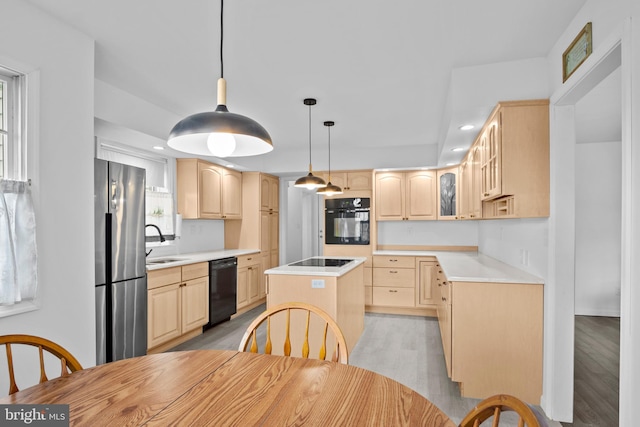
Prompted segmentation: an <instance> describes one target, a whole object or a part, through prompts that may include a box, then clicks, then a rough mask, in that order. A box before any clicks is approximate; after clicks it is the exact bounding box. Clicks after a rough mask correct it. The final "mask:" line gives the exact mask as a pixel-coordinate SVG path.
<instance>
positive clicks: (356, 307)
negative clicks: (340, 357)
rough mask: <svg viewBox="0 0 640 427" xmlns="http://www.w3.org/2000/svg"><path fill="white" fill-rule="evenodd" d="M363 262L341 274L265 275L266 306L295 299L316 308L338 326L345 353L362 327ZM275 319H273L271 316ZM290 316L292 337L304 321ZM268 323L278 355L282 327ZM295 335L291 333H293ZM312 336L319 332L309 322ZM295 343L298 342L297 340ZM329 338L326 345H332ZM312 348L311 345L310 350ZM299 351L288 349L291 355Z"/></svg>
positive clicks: (299, 333) (279, 352)
mask: <svg viewBox="0 0 640 427" xmlns="http://www.w3.org/2000/svg"><path fill="white" fill-rule="evenodd" d="M363 272H364V265H363V264H360V265H358V266H357V267H355V268H354V269H353V270H351V271H349V272H347V273H346V274H344V275H342V276H314V275H291V274H269V275H268V276H267V308H270V307H273V306H274V305H277V304H282V303H285V302H292V301H299V302H306V303H308V304H312V305H315V306H317V307H320V308H321V309H322V310H324V311H326V312H327V314H329V315H330V316H331V317H332V318H333V319H334V320H335V321H336V323H337V324H338V326H340V329H341V330H342V334H343V335H344V337H345V340H346V341H347V347H348V349H349V353H350V352H351V351H352V350H353V348H354V347H355V345H356V343H357V342H358V340H359V339H360V335H362V331H363V330H364V296H365V293H364V282H363ZM274 320H275V319H274ZM294 320H295V319H292V326H291V328H292V331H291V334H292V337H293V336H298V337H299V336H300V335H301V334H302V331H303V328H304V325H305V322H304V320H302V319H298V320H296V321H295V322H294ZM280 326H282V325H281V324H280V323H274V322H272V327H271V329H272V340H273V346H274V347H273V353H274V354H282V343H283V342H284V332H283V331H284V327H280ZM294 334H295V335H294ZM311 334H312V337H313V336H315V337H317V336H319V335H320V334H321V331H320V329H315V328H314V327H313V325H312V328H311ZM292 341H293V339H292ZM298 342H300V341H299V340H298ZM334 343H335V341H333V340H332V341H331V344H330V345H329V348H333V345H334ZM316 351H317V350H315V349H314V348H313V347H312V348H311V352H312V353H314V352H316ZM296 352H297V354H299V353H300V349H299V348H292V355H295V354H296Z"/></svg>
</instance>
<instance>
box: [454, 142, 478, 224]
mask: <svg viewBox="0 0 640 427" xmlns="http://www.w3.org/2000/svg"><path fill="white" fill-rule="evenodd" d="M458 183H459V185H458V189H459V191H458V208H459V214H458V218H459V219H480V218H482V202H481V200H480V184H481V168H480V146H479V145H478V144H474V145H473V146H472V147H471V148H470V149H469V151H468V152H467V155H466V156H465V158H464V160H463V161H462V163H460V167H459V169H458Z"/></svg>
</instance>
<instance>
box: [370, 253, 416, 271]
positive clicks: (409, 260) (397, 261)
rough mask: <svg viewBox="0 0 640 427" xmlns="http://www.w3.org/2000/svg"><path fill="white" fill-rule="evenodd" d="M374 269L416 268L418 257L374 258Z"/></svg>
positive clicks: (380, 256)
mask: <svg viewBox="0 0 640 427" xmlns="http://www.w3.org/2000/svg"><path fill="white" fill-rule="evenodd" d="M373 266H374V267H396V268H415V267H416V257H413V256H384V255H376V256H374V257H373Z"/></svg>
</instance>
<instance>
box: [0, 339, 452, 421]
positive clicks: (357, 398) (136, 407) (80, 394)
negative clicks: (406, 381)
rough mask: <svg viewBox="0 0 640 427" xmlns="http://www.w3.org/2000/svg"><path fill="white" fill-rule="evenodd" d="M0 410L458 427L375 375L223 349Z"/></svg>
mask: <svg viewBox="0 0 640 427" xmlns="http://www.w3.org/2000/svg"><path fill="white" fill-rule="evenodd" d="M0 404H68V405H69V419H70V420H69V421H70V425H72V426H84V425H87V426H139V425H145V426H162V427H165V426H170V425H175V426H257V425H263V426H301V425H305V426H394V427H395V426H455V424H454V423H453V422H452V421H451V420H450V419H449V417H447V416H446V415H445V414H444V413H443V412H442V411H441V410H440V409H438V408H437V407H436V406H435V405H433V404H432V403H431V402H430V401H429V400H427V399H426V398H424V397H423V396H421V395H420V394H418V393H416V392H415V391H413V390H412V389H410V388H408V387H406V386H404V385H402V384H400V383H398V382H397V381H394V380H392V379H390V378H387V377H385V376H382V375H380V374H376V373H375V372H372V371H368V370H365V369H362V368H358V367H355V366H350V365H344V364H341V363H335V362H327V361H320V360H313V359H302V358H297V357H284V356H271V355H264V354H253V353H242V352H237V351H227V350H193V351H177V352H168V353H160V354H152V355H147V356H141V357H136V358H132V359H125V360H120V361H117V362H112V363H108V364H105V365H99V366H96V367H92V368H88V369H84V370H82V371H77V372H74V373H72V374H71V375H69V376H67V377H61V378H56V379H53V380H50V381H47V382H45V383H42V384H38V385H36V386H33V387H30V388H27V389H24V390H22V391H19V392H17V393H15V394H13V395H10V396H7V397H4V398H2V399H0Z"/></svg>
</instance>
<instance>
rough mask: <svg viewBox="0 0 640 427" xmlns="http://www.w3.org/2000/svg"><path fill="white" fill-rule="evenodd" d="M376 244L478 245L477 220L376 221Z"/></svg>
mask: <svg viewBox="0 0 640 427" xmlns="http://www.w3.org/2000/svg"><path fill="white" fill-rule="evenodd" d="M377 224H378V245H419V246H425V245H426V246H439V245H444V246H478V221H378V223H377Z"/></svg>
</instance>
